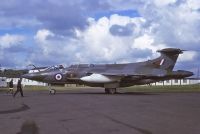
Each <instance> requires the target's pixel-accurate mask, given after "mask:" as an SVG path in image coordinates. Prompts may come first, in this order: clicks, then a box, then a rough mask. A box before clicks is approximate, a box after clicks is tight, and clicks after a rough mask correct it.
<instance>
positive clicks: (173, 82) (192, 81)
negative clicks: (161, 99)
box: [152, 79, 200, 86]
mask: <svg viewBox="0 0 200 134" xmlns="http://www.w3.org/2000/svg"><path fill="white" fill-rule="evenodd" d="M191 84H200V80H195V79H175V80H165V81H160V82H156V83H153V84H152V85H158V86H161V85H163V86H170V85H191Z"/></svg>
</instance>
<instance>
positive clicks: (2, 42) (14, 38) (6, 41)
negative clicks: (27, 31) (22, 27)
mask: <svg viewBox="0 0 200 134" xmlns="http://www.w3.org/2000/svg"><path fill="white" fill-rule="evenodd" d="M24 40H25V37H24V36H22V35H10V34H5V35H3V36H0V49H4V48H9V47H11V46H12V45H17V44H19V43H21V42H22V41H24Z"/></svg>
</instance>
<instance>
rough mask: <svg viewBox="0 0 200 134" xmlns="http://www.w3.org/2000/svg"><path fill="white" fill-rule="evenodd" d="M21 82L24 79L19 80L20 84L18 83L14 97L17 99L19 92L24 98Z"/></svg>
mask: <svg viewBox="0 0 200 134" xmlns="http://www.w3.org/2000/svg"><path fill="white" fill-rule="evenodd" d="M21 82H22V79H19V80H18V82H17V91H16V92H15V93H14V95H13V97H15V96H16V94H17V93H18V92H20V93H21V97H24V95H23V91H22V84H21Z"/></svg>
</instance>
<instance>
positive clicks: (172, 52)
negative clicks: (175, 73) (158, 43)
mask: <svg viewBox="0 0 200 134" xmlns="http://www.w3.org/2000/svg"><path fill="white" fill-rule="evenodd" d="M183 51H184V50H181V49H177V48H166V49H162V50H158V51H157V52H160V53H161V56H160V57H158V58H157V59H154V60H153V64H154V65H157V67H159V68H161V69H165V70H169V71H172V70H173V68H174V66H175V64H176V61H177V58H178V56H179V54H182V53H183Z"/></svg>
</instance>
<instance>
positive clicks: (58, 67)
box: [45, 65, 64, 71]
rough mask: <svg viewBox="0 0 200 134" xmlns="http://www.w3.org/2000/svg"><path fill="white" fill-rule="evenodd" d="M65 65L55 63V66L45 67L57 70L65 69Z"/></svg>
mask: <svg viewBox="0 0 200 134" xmlns="http://www.w3.org/2000/svg"><path fill="white" fill-rule="evenodd" d="M63 68H64V67H63V65H55V66H50V67H48V68H46V69H45V71H50V70H57V69H63Z"/></svg>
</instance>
